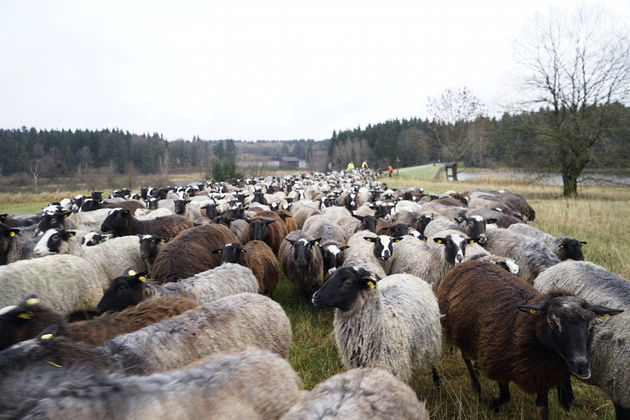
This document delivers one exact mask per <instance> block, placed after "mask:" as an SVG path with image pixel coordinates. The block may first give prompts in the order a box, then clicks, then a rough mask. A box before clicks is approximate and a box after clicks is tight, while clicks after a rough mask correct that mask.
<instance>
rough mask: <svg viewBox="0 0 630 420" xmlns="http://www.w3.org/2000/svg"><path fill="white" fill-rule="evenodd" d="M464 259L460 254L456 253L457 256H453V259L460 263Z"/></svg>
mask: <svg viewBox="0 0 630 420" xmlns="http://www.w3.org/2000/svg"><path fill="white" fill-rule="evenodd" d="M463 260H464V256H463V255H462V254H457V256H456V257H455V261H456V262H458V263H460V262H462V261H463Z"/></svg>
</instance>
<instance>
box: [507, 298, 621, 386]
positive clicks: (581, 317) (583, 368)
mask: <svg viewBox="0 0 630 420" xmlns="http://www.w3.org/2000/svg"><path fill="white" fill-rule="evenodd" d="M518 309H519V310H521V311H523V312H526V313H528V314H530V315H532V316H534V317H536V337H537V338H538V340H540V342H542V343H543V344H544V345H545V346H546V347H548V348H551V349H553V350H555V351H556V352H557V353H558V354H559V355H560V356H562V358H563V359H564V360H565V361H566V363H567V367H568V368H569V371H570V372H571V373H572V374H573V375H575V376H577V377H578V378H580V379H582V380H586V379H588V378H590V377H591V369H590V349H589V347H590V345H589V344H590V336H589V335H590V334H589V333H590V328H589V326H590V323H591V321H592V320H593V319H595V317H606V316H609V315H616V314H618V313H620V312H623V310H618V309H611V308H606V307H604V306H599V305H591V304H589V303H588V302H587V301H585V300H584V299H582V298H578V297H576V296H566V295H558V294H554V293H553V292H552V293H551V294H550V296H549V297H548V298H546V299H545V300H543V301H541V302H538V303H535V304H533V305H524V306H519V307H518Z"/></svg>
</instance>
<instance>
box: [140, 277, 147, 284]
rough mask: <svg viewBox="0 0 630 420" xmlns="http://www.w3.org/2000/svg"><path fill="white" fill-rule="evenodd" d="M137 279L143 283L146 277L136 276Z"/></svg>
mask: <svg viewBox="0 0 630 420" xmlns="http://www.w3.org/2000/svg"><path fill="white" fill-rule="evenodd" d="M138 280H139V281H141V282H143V283H144V282H145V281H146V280H147V277H146V276H138Z"/></svg>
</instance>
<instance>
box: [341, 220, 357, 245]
mask: <svg viewBox="0 0 630 420" xmlns="http://www.w3.org/2000/svg"><path fill="white" fill-rule="evenodd" d="M336 224H337V226H339V229H341V231H342V232H343V237H344V240H345V241H346V242H348V240H349V239H350V238H351V237H352V235H354V234H355V232H357V231H358V230H361V222H360V221H359V219H357V218H355V217H344V218H343V219H339V220H337V223H336Z"/></svg>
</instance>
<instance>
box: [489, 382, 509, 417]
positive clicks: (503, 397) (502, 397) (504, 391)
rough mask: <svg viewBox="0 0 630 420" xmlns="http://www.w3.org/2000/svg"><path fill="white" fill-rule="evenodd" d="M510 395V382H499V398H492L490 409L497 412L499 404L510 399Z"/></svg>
mask: <svg viewBox="0 0 630 420" xmlns="http://www.w3.org/2000/svg"><path fill="white" fill-rule="evenodd" d="M510 397H511V395H510V384H499V398H495V399H494V400H492V409H493V410H494V412H495V413H498V412H499V409H500V408H501V406H502V405H503V404H505V403H506V402H508V401H510Z"/></svg>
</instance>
